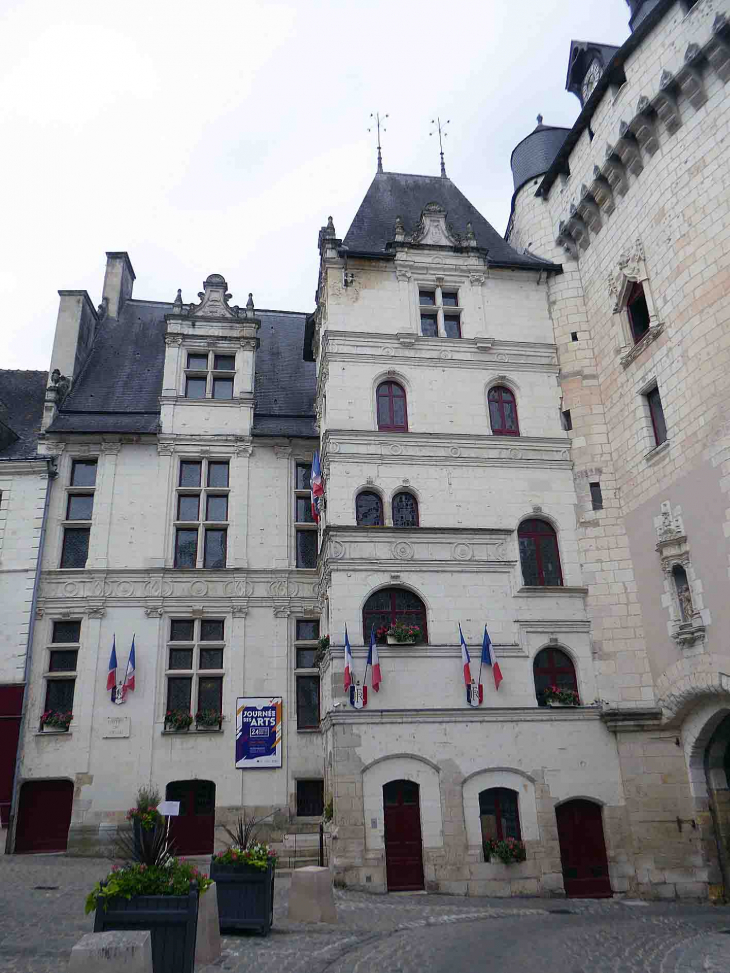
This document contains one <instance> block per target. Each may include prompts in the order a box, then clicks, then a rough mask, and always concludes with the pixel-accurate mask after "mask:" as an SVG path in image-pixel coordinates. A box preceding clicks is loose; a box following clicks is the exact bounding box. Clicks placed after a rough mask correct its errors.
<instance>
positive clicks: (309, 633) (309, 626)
mask: <svg viewBox="0 0 730 973" xmlns="http://www.w3.org/2000/svg"><path fill="white" fill-rule="evenodd" d="M318 638H319V620H318V619H316V618H313V619H308V618H300V619H298V620H297V641H298V642H303V641H305V640H306V639H312V641H313V640H314V639H318Z"/></svg>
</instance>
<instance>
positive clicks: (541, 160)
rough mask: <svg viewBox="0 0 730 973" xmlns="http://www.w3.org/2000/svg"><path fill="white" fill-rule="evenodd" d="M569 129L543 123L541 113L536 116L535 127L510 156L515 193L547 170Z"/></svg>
mask: <svg viewBox="0 0 730 973" xmlns="http://www.w3.org/2000/svg"><path fill="white" fill-rule="evenodd" d="M569 131H570V129H569V128H558V127H556V126H554V125H543V123H542V115H538V116H537V128H535V129H534V131H532V132H530V134H529V135H528V136H527V137H526V138H524V139H522V141H521V142H520V143H519V144H518V145H517V147H516V148H515V150H514V152H513V153H512V156H511V158H510V166H511V167H512V178H513V179H514V184H515V193H516V192H517V190H518V189H520V187H521V186H524V184H525V183H526V182H529V180H530V179H534V178H535V177H536V176H541V175H542V174H543V173H544V172H547V171H548V169H549V168H550V166H551V164H552V161H553V159H554V158H555V156H556V155H557V154H558V152H559V151H560V147H561V146H562V144H563V142H564V141H565V139H566V137H567V135H568V132H569Z"/></svg>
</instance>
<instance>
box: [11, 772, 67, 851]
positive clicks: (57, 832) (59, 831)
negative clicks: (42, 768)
mask: <svg viewBox="0 0 730 973" xmlns="http://www.w3.org/2000/svg"><path fill="white" fill-rule="evenodd" d="M73 800H74V785H73V784H72V783H71V781H70V780H29V781H26V782H25V783H24V784H23V786H22V787H21V788H20V800H19V801H18V826H17V828H16V831H15V851H16V853H17V854H22V853H23V852H26V853H27V852H34V851H35V852H40V851H46V852H48V851H66V845H67V843H68V829H69V826H70V824H71V809H72V807H73Z"/></svg>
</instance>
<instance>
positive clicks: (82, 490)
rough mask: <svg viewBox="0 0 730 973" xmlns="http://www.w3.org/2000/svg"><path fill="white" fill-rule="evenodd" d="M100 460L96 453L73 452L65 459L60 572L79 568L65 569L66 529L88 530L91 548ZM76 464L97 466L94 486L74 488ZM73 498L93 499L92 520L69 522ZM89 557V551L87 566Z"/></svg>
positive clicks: (88, 553) (59, 555)
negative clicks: (69, 511)
mask: <svg viewBox="0 0 730 973" xmlns="http://www.w3.org/2000/svg"><path fill="white" fill-rule="evenodd" d="M99 459H100V457H99V455H98V454H96V453H76V452H71V453H69V454H67V455H66V456H65V457H64V460H63V461H64V463H65V465H66V472H65V479H66V487H65V491H64V495H63V511H62V514H61V521H60V526H61V537H60V550H59V553H58V566H59V569H60V570H64V571H74V570H78V568H73V567H69V568H65V567H63V553H64V547H65V536H66V529H67V528H71V529H76V530H84V529H86V530H88V532H89V548H90V547H91V529H92V527H93V522H94V508H95V506H96V504H95V503H94V500H93V498H94V497H95V496H96V493H97V490H98V487H99V472H100V463H99ZM76 463H95V464H96V475H95V478H94V486H74V485H73V484H72V482H71V481H72V479H73V472H74V469H75V464H76ZM71 496H90V497H92V510H91V518H90V519H89V520H69V519H68V506H69V499H70V497H71ZM89 555H90V550H89V549H87V555H86V564H88V561H89ZM85 566H86V565H85Z"/></svg>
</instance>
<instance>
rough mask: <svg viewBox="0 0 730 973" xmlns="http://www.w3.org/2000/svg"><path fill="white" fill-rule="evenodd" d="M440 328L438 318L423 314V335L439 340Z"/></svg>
mask: <svg viewBox="0 0 730 973" xmlns="http://www.w3.org/2000/svg"><path fill="white" fill-rule="evenodd" d="M438 333H439V332H438V326H437V323H436V316H435V315H433V314H422V315H421V334H422V335H423V336H424V337H425V338H437V337H438Z"/></svg>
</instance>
